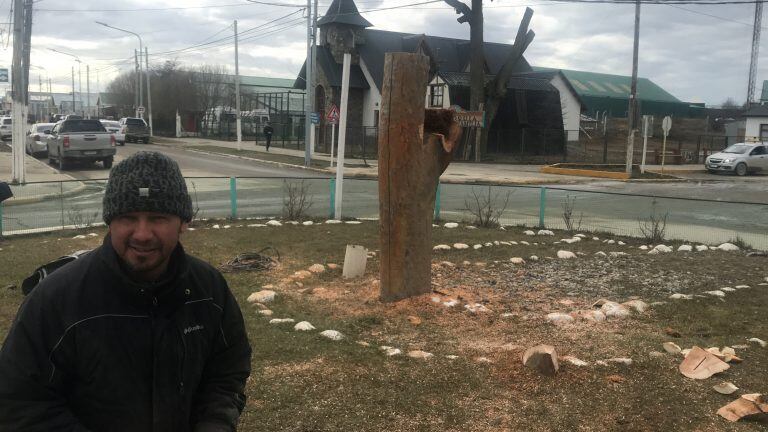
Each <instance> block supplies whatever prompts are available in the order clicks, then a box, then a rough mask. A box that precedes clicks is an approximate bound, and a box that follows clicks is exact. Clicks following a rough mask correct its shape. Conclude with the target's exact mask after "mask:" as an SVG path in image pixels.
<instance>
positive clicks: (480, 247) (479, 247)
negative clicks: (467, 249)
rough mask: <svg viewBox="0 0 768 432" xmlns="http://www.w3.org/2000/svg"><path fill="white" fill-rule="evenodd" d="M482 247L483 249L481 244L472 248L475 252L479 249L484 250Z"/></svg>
mask: <svg viewBox="0 0 768 432" xmlns="http://www.w3.org/2000/svg"><path fill="white" fill-rule="evenodd" d="M482 247H483V245H481V244H476V245H474V246H472V249H474V250H478V249H482Z"/></svg>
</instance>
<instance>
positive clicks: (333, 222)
mask: <svg viewBox="0 0 768 432" xmlns="http://www.w3.org/2000/svg"><path fill="white" fill-rule="evenodd" d="M325 223H327V224H328V225H334V224H340V223H341V221H340V220H338V219H328V220H327V221H325Z"/></svg>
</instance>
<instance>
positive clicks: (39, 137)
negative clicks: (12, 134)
mask: <svg viewBox="0 0 768 432" xmlns="http://www.w3.org/2000/svg"><path fill="white" fill-rule="evenodd" d="M54 126H55V123H35V124H33V125H32V126H30V128H29V130H28V131H27V140H26V143H25V147H26V151H27V154H28V155H32V156H42V157H45V156H48V137H49V136H50V135H51V130H52V129H53V127H54Z"/></svg>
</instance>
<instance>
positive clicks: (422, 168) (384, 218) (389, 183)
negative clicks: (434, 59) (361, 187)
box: [379, 53, 461, 301]
mask: <svg viewBox="0 0 768 432" xmlns="http://www.w3.org/2000/svg"><path fill="white" fill-rule="evenodd" d="M428 80H429V58H428V57H426V56H424V55H421V54H409V53H388V54H386V56H385V60H384V85H383V89H382V97H381V100H382V102H381V114H380V120H379V128H380V129H379V131H380V132H379V214H380V218H379V225H380V226H379V228H380V229H379V233H380V240H381V268H380V276H381V290H380V298H381V300H382V301H396V300H400V299H403V298H407V297H411V296H414V295H419V294H425V293H429V292H431V289H432V286H431V283H430V280H431V279H430V277H431V263H432V215H433V211H434V205H435V193H436V191H437V184H438V181H439V178H440V174H442V173H443V171H445V169H446V168H447V167H448V164H449V163H450V160H451V154H452V152H453V148H454V146H455V143H456V142H457V141H458V140H459V138H460V136H461V128H460V127H459V126H458V125H457V124H455V123H454V122H453V112H452V111H451V110H428V111H427V112H426V113H425V110H424V98H425V96H426V88H427V83H428ZM425 119H426V124H425Z"/></svg>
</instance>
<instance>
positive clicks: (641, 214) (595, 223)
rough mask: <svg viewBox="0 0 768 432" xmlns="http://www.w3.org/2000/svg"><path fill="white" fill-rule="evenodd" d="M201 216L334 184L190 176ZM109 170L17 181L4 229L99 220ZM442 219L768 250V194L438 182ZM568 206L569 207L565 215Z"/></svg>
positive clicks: (320, 204) (364, 184)
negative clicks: (763, 198)
mask: <svg viewBox="0 0 768 432" xmlns="http://www.w3.org/2000/svg"><path fill="white" fill-rule="evenodd" d="M186 181H187V187H188V189H189V192H190V195H191V196H192V201H193V207H194V211H195V219H196V220H201V219H238V218H239V219H247V218H271V217H275V218H282V217H283V213H284V207H285V202H286V200H287V199H288V195H287V189H288V186H289V185H293V186H298V185H301V187H302V189H303V190H304V191H305V194H306V196H307V198H308V201H309V202H310V206H309V208H308V209H307V211H306V217H308V218H312V219H315V220H325V219H328V218H334V217H336V216H338V215H334V207H335V206H334V201H335V199H336V198H337V197H336V196H335V185H334V180H333V179H328V178H277V177H238V178H235V177H190V178H187V179H186ZM105 185H106V180H89V181H66V182H48V183H28V184H26V185H21V186H11V190H12V191H13V193H14V198H13V199H11V200H9V201H6V203H4V204H0V216H1V217H0V235H14V234H25V233H35V232H44V231H52V230H60V229H65V228H83V227H90V226H95V225H98V224H100V223H102V219H101V206H102V199H103V193H104V187H105ZM343 200H344V202H343V215H342V216H343V217H344V218H378V215H379V206H378V184H377V182H376V181H375V180H363V179H345V181H344V190H343ZM436 201H437V202H436V205H435V212H434V215H435V219H436V220H440V221H459V222H465V223H467V224H472V223H474V221H473V217H472V214H471V213H472V212H471V210H470V209H471V208H472V207H473V206H476V205H477V203H478V202H480V203H483V204H487V205H488V206H490V207H491V208H493V209H494V210H496V211H498V212H499V222H500V223H501V224H503V225H517V226H524V227H531V228H534V227H546V228H550V229H566V228H568V227H569V225H570V228H572V229H574V230H577V231H580V232H605V233H613V234H617V235H624V236H631V237H641V236H642V229H641V226H642V225H643V224H645V223H646V222H647V221H648V219H649V218H650V215H651V214H654V215H656V216H657V217H665V218H666V233H667V238H668V239H677V240H685V241H690V242H698V243H704V244H719V243H722V242H726V241H732V240H735V239H741V240H743V241H744V242H746V243H748V244H750V245H752V246H753V247H755V248H759V249H767V250H768V234H767V233H766V227H768V204H765V203H749V202H722V201H715V200H703V199H688V198H672V197H662V196H652V195H631V194H623V193H610V192H595V191H585V190H578V189H569V188H562V187H540V186H522V185H521V186H500V185H478V184H453V183H451V184H447V183H442V184H440V185H439V188H438V191H437V200H436ZM568 215H570V216H568Z"/></svg>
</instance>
